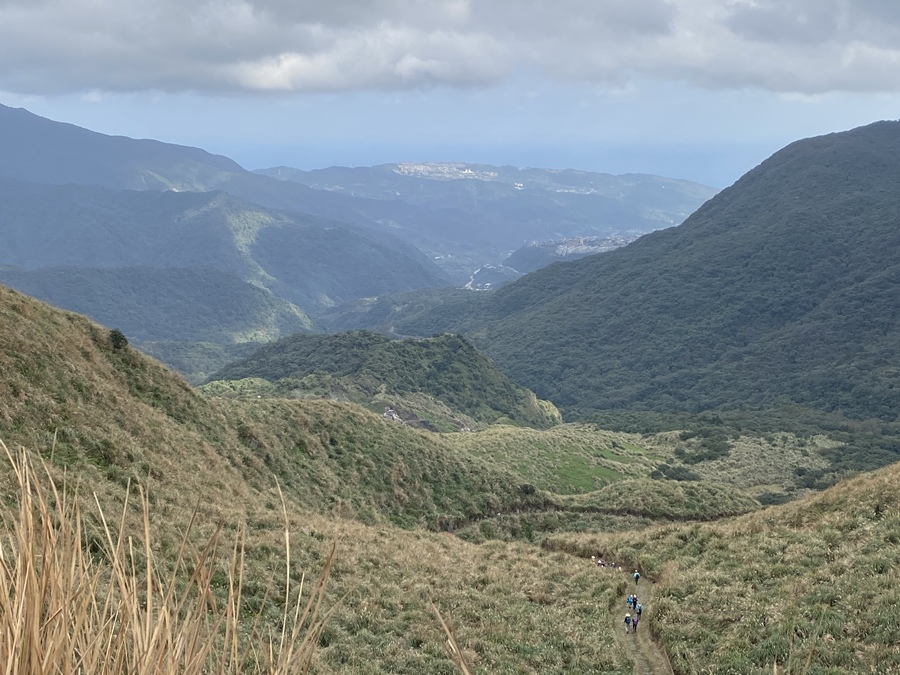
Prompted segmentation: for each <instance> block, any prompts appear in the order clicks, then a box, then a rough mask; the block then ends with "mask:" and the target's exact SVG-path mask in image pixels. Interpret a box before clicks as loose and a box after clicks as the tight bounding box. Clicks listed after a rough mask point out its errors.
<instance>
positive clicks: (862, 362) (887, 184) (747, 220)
mask: <svg viewBox="0 0 900 675" xmlns="http://www.w3.org/2000/svg"><path fill="white" fill-rule="evenodd" d="M898 157H900V122H880V123H877V124H873V125H870V126H867V127H863V128H859V129H855V130H853V131H849V132H844V133H838V134H830V135H827V136H822V137H818V138H812V139H807V140H803V141H798V142H796V143H793V144H791V145H790V146H788V147H786V148H784V149H783V150H781V151H780V152H778V153H776V154H775V155H773V156H772V157H771V158H770V159H768V160H766V161H765V162H763V163H762V164H761V165H760V166H759V167H757V168H755V169H754V170H752V171H750V172H749V173H748V174H746V175H745V176H744V177H743V178H741V179H740V180H739V181H738V182H737V183H735V184H734V185H733V186H732V187H730V188H728V189H726V190H724V191H723V192H721V193H720V194H719V195H717V196H716V197H714V198H713V199H711V200H710V201H709V202H707V203H706V204H705V205H704V206H703V207H701V208H700V209H699V210H698V211H697V212H696V213H695V214H693V215H692V216H691V217H690V218H688V220H687V221H686V222H685V223H684V224H682V225H681V226H679V227H676V228H671V229H668V230H663V231H660V232H655V233H652V234H649V235H646V236H644V237H642V238H641V239H639V240H638V241H636V242H634V243H632V244H630V245H629V246H626V247H624V248H621V249H618V250H615V251H611V252H608V253H603V254H600V255H597V256H592V257H589V258H584V259H582V260H579V261H576V262H573V263H569V264H557V265H552V266H550V267H548V268H545V269H543V270H539V271H537V272H535V273H533V274H529V275H526V276H525V277H523V278H522V279H520V280H519V281H517V282H515V283H513V284H512V285H510V286H507V287H505V288H503V289H500V290H498V291H497V292H496V293H494V294H492V295H491V296H490V297H488V298H485V299H483V300H481V301H480V302H478V303H476V304H475V305H471V306H469V308H468V310H471V311H467V310H466V309H465V308H460V309H459V310H458V311H457V312H456V314H455V317H456V319H455V320H453V321H452V323H453V324H454V326H453V327H456V328H458V329H461V330H463V331H464V332H467V333H469V334H471V335H472V336H473V337H474V338H475V340H476V343H477V344H478V345H479V346H481V347H483V348H484V349H485V350H486V351H487V353H488V354H489V355H490V356H492V358H494V359H495V360H496V361H497V363H498V364H499V365H500V366H501V367H502V368H503V369H504V370H505V372H507V373H508V374H510V375H511V376H512V377H513V379H514V380H516V381H518V382H520V383H522V384H523V385H525V386H528V387H529V388H531V389H533V390H534V391H535V392H536V393H537V394H538V396H540V397H542V398H548V399H550V400H552V401H553V402H554V403H556V404H557V405H560V406H562V407H565V408H566V409H568V410H570V411H573V410H580V411H590V410H599V409H611V408H630V409H653V410H665V411H678V410H681V411H698V410H706V409H715V408H737V407H744V406H751V407H752V406H771V405H773V404H775V403H778V402H785V401H795V402H797V403H800V404H803V405H806V406H810V407H813V408H818V409H820V410H840V411H843V412H844V413H846V414H848V415H851V416H857V417H873V416H875V417H882V418H885V419H893V418H894V417H895V416H896V411H897V410H898V409H900V388H898V387H896V386H895V385H896V373H897V372H898V368H900V347H898V345H900V325H898V321H900V294H898V293H897V288H898V283H900V219H898V216H897V214H898V213H900V192H898V191H897V189H896V186H897V184H898V182H900V160H898ZM391 319H392V326H393V327H394V328H395V330H396V332H398V333H401V334H403V333H407V334H416V333H418V332H419V331H421V332H422V333H425V334H427V332H428V331H429V330H432V329H434V328H438V329H439V330H446V329H448V327H450V326H448V325H447V323H448V322H447V320H446V317H445V316H444V314H443V313H442V312H441V310H440V309H439V310H437V311H434V312H432V313H431V314H429V313H428V311H427V310H426V311H425V312H417V313H416V315H415V318H414V319H413V320H412V322H411V323H404V319H403V317H402V316H397V315H394V316H392V317H391Z"/></svg>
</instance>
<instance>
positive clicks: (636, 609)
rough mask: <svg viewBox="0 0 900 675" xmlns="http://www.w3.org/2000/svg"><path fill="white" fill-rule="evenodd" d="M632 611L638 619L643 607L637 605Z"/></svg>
mask: <svg viewBox="0 0 900 675" xmlns="http://www.w3.org/2000/svg"><path fill="white" fill-rule="evenodd" d="M634 611H635V612H637V615H638V617H640V616H641V612H643V611H644V606H643V605H641V604H638V606H637V607H635V608H634Z"/></svg>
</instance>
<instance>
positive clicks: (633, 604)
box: [631, 595, 638, 609]
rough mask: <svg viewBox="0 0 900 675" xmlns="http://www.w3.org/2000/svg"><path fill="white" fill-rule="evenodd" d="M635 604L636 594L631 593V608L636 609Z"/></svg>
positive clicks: (636, 602)
mask: <svg viewBox="0 0 900 675" xmlns="http://www.w3.org/2000/svg"><path fill="white" fill-rule="evenodd" d="M637 606H638V601H637V596H636V595H632V596H631V609H637Z"/></svg>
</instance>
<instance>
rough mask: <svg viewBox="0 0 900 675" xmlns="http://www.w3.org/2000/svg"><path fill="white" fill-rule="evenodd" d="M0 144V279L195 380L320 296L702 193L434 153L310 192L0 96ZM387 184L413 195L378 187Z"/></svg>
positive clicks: (667, 207) (346, 294)
mask: <svg viewBox="0 0 900 675" xmlns="http://www.w3.org/2000/svg"><path fill="white" fill-rule="evenodd" d="M0 146H2V147H3V149H4V152H3V156H2V157H0V226H2V227H0V266H2V268H0V282H3V283H7V284H11V285H13V286H15V287H17V288H20V289H22V290H23V291H26V292H28V293H32V294H34V295H36V296H37V297H40V298H42V299H44V300H47V301H49V302H52V303H54V304H57V305H58V306H61V307H65V308H68V309H72V310H75V311H79V312H84V313H86V314H88V315H89V316H91V317H93V318H95V319H97V320H100V321H103V322H104V323H106V324H109V325H115V326H118V327H120V328H121V329H122V330H124V331H125V332H126V333H127V334H129V335H130V336H132V338H133V340H134V342H135V344H138V345H141V346H142V347H144V348H145V349H147V350H148V351H151V352H152V353H154V354H155V355H156V356H158V357H160V358H162V359H164V360H166V361H167V362H168V363H170V364H172V365H177V367H179V369H180V370H181V371H182V372H183V373H184V374H185V375H186V376H188V377H189V378H190V379H191V381H195V382H197V381H201V380H202V379H203V378H204V377H206V376H207V375H208V374H209V373H210V372H211V371H212V370H214V369H215V368H217V367H220V366H222V365H224V363H225V362H227V360H229V359H230V358H232V357H233V356H235V355H236V354H238V353H241V354H245V353H246V347H247V346H248V345H251V344H259V343H261V342H264V341H268V340H272V339H277V338H278V337H281V336H284V335H288V334H291V333H292V332H294V331H296V330H314V329H316V328H317V316H318V315H319V314H321V313H322V312H323V311H325V310H327V309H328V308H330V307H332V306H335V305H339V304H342V303H346V302H353V301H357V300H360V299H363V298H370V297H375V296H380V295H384V294H387V293H391V292H398V291H404V290H414V289H427V288H434V287H437V286H444V285H451V284H452V283H453V281H454V279H457V281H458V283H460V284H462V283H464V282H465V281H466V280H468V279H469V277H470V275H471V274H472V272H473V271H474V269H475V268H476V267H478V266H480V265H481V264H482V262H483V261H484V260H486V259H490V258H492V257H498V258H501V259H502V258H503V257H505V256H506V254H507V253H508V252H509V251H510V250H512V249H513V248H516V247H517V246H519V245H520V243H521V242H522V240H523V239H525V238H528V237H530V236H532V235H534V236H538V235H539V236H541V238H547V236H550V235H552V236H556V235H557V234H559V233H568V232H570V231H573V230H579V231H580V230H589V231H592V232H593V231H597V230H598V229H600V230H604V231H605V230H607V229H609V228H613V229H621V228H630V229H635V228H637V229H638V230H641V231H647V230H649V229H653V228H657V227H663V226H667V225H669V224H671V223H672V222H675V221H678V220H680V219H681V218H683V217H684V215H685V214H686V213H687V212H688V211H689V210H691V209H693V208H695V207H696V206H698V205H699V204H700V203H701V202H702V200H703V199H704V198H706V196H708V195H710V194H712V193H714V190H713V189H711V188H706V187H704V186H699V185H697V184H694V183H689V182H686V181H674V180H670V179H662V178H657V177H652V176H625V177H614V176H607V175H602V174H585V173H580V172H552V171H545V170H528V171H527V172H525V171H519V170H514V169H511V168H503V169H498V170H496V171H495V170H493V169H492V168H491V167H483V166H476V168H477V171H478V173H477V176H478V178H475V179H471V180H470V179H468V178H467V179H466V180H463V181H461V182H460V181H459V180H448V179H446V176H436V175H435V170H436V169H435V168H434V167H435V166H443V165H426V167H425V168H422V169H421V170H418V169H417V170H416V171H411V170H409V169H408V166H407V165H395V166H392V167H375V168H373V169H371V170H368V171H365V170H362V169H359V170H342V169H334V170H333V171H331V173H329V174H328V175H332V174H334V175H335V176H337V177H338V178H339V177H340V176H342V175H344V173H347V172H348V171H349V172H350V173H351V174H354V175H355V174H359V173H363V174H365V175H366V176H367V180H371V181H373V182H372V186H371V187H370V188H368V189H367V190H358V189H357V190H356V191H355V192H354V191H350V190H343V189H340V188H339V187H338V186H337V185H336V184H331V183H330V184H329V185H327V186H318V188H316V189H314V188H312V187H309V186H307V185H303V184H301V183H300V182H298V181H297V180H294V178H296V175H295V173H293V172H291V173H290V174H289V175H290V177H291V178H292V180H279V179H278V178H275V177H272V176H269V175H263V173H266V172H262V173H253V172H250V171H246V170H245V169H243V168H242V167H240V166H239V165H238V164H237V163H235V162H233V161H232V160H230V159H228V158H226V157H222V156H218V155H212V154H210V153H207V152H205V151H203V150H200V149H197V148H189V147H184V146H177V145H171V144H166V143H161V142H159V141H153V140H135V139H130V138H125V137H116V136H106V135H104V134H99V133H96V132H93V131H89V130H86V129H82V128H79V127H76V126H73V125H71V124H64V123H59V122H54V121H51V120H47V119H44V118H41V117H39V116H36V115H33V114H31V113H29V112H28V111H26V110H23V109H14V108H8V107H5V106H0ZM454 166H456V165H454ZM473 166H475V165H473ZM404 167H406V168H404ZM428 167H431V168H428ZM417 171H418V173H417ZM459 171H460V172H462V173H463V174H465V171H466V169H464V168H463V169H459ZM404 172H405V173H404ZM517 172H518V173H517ZM284 173H285V171H284V170H282V171H280V172H279V175H280V176H281V175H282V174H284ZM470 174H471V175H476V174H474V173H473V172H472V170H469V174H465V175H467V176H468V175H470ZM509 176H513V177H515V178H516V180H518V181H526V183H525V184H521V183H519V184H516V183H513V184H510V180H512V179H511V178H509ZM391 181H395V182H396V181H399V183H398V184H397V187H399V186H400V184H401V183H402V186H403V189H404V191H405V193H404V194H406V195H407V196H406V197H398V198H385V194H384V191H383V189H382V187H383V184H391V185H393V183H391ZM525 185H527V187H525ZM572 186H575V187H572ZM591 186H594V187H591ZM459 188H463V189H462V191H460V189H459ZM413 193H415V194H416V195H418V196H417V197H415V198H411V197H409V195H411V194H413ZM465 194H469V197H468V198H466V197H465ZM454 205H455V206H454ZM576 233H578V232H576ZM454 242H456V243H454ZM454 246H459V247H461V248H453V247H454ZM423 251H424V252H423ZM476 260H477V261H478V263H477V264H476V263H475V261H476ZM498 262H499V260H498ZM176 268H177V269H178V270H179V271H178V272H173V271H172V270H175V269H176ZM213 269H214V270H216V271H215V272H213V271H211V270H213ZM113 270H115V271H113ZM215 275H219V276H218V277H216V278H217V279H220V281H215V282H213V281H212V280H213V278H214V276H215ZM223 275H224V276H223ZM514 276H515V275H514ZM225 306H230V307H231V308H232V309H231V310H229V311H222V310H223V307H225ZM173 312H174V313H173ZM166 316H170V317H171V319H168V320H167V319H166V318H164V317H166ZM194 354H196V355H197V356H193V355H194Z"/></svg>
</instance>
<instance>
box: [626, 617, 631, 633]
mask: <svg viewBox="0 0 900 675" xmlns="http://www.w3.org/2000/svg"><path fill="white" fill-rule="evenodd" d="M625 632H626V633H630V632H631V614H626V615H625Z"/></svg>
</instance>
